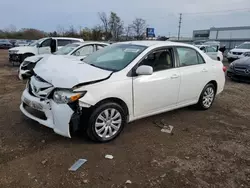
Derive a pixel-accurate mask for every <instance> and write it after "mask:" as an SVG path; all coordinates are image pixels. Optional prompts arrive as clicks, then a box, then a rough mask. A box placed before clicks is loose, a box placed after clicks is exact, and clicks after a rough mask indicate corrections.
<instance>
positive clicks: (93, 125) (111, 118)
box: [87, 102, 126, 142]
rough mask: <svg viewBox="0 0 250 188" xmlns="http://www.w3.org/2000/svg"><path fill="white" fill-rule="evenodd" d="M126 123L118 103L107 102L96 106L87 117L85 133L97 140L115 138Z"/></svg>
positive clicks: (103, 140)
mask: <svg viewBox="0 0 250 188" xmlns="http://www.w3.org/2000/svg"><path fill="white" fill-rule="evenodd" d="M125 123H126V115H125V113H124V110H123V109H122V107H121V106H120V105H119V104H116V103H113V102H107V103H104V104H101V105H100V106H98V107H97V108H96V109H95V110H94V111H93V113H92V115H91V116H90V118H89V123H88V127H87V135H88V136H89V138H90V139H92V140H94V141H98V142H108V141H110V140H113V139H115V138H116V137H117V136H118V135H119V134H120V132H121V131H122V129H123V127H124V125H125Z"/></svg>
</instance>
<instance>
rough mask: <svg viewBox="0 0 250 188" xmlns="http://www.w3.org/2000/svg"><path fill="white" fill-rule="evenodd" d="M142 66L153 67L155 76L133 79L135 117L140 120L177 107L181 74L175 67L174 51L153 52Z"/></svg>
mask: <svg viewBox="0 0 250 188" xmlns="http://www.w3.org/2000/svg"><path fill="white" fill-rule="evenodd" d="M140 65H149V66H152V67H153V74H152V75H140V76H134V77H133V91H134V92H133V98H134V116H135V117H137V118H139V117H143V116H146V115H149V114H153V113H157V112H160V111H164V110H167V109H170V108H173V107H175V106H176V103H177V99H178V93H179V87H180V72H179V69H177V68H176V67H175V58H174V53H173V49H172V48H164V49H160V50H157V51H153V52H152V53H150V54H149V55H148V57H147V58H145V59H144V60H143V61H142V62H141V63H140ZM140 65H139V66H140Z"/></svg>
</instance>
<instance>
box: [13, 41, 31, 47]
mask: <svg viewBox="0 0 250 188" xmlns="http://www.w3.org/2000/svg"><path fill="white" fill-rule="evenodd" d="M28 45H29V43H28V42H26V41H24V40H17V41H16V42H15V47H19V46H28Z"/></svg>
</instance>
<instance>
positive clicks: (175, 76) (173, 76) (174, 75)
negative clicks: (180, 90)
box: [171, 74, 179, 79]
mask: <svg viewBox="0 0 250 188" xmlns="http://www.w3.org/2000/svg"><path fill="white" fill-rule="evenodd" d="M178 77H179V76H178V75H177V74H173V75H172V76H171V79H175V78H178Z"/></svg>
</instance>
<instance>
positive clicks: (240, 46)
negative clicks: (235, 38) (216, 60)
mask: <svg viewBox="0 0 250 188" xmlns="http://www.w3.org/2000/svg"><path fill="white" fill-rule="evenodd" d="M236 48H238V49H250V43H244V44H241V45H239V46H238V47H236Z"/></svg>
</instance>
